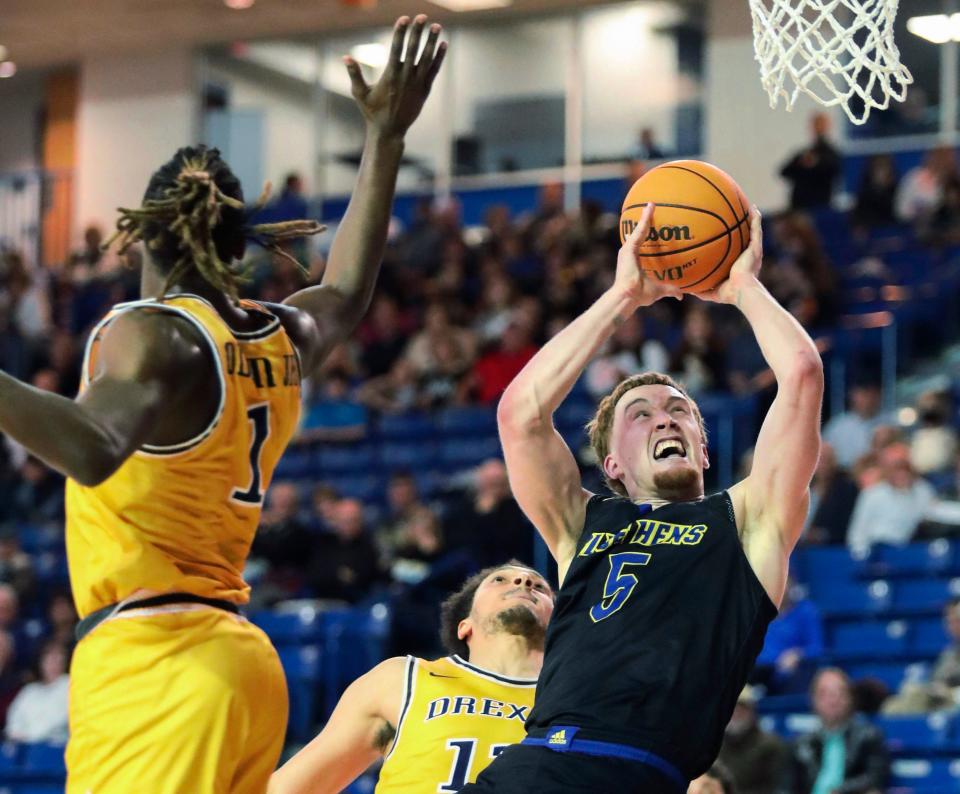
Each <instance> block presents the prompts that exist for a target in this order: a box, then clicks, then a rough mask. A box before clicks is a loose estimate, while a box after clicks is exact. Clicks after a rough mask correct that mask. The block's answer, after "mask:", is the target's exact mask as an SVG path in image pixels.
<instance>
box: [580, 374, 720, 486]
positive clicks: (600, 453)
mask: <svg viewBox="0 0 960 794" xmlns="http://www.w3.org/2000/svg"><path fill="white" fill-rule="evenodd" d="M638 386H670V387H672V388H674V389H676V390H677V391H678V392H680V393H681V394H682V395H683V396H684V397H686V398H687V399H688V400H689V401H690V405H691V406H692V407H693V415H694V416H695V417H696V418H697V424H699V425H700V435H701V436H702V437H703V443H704V444H706V443H707V425H706V423H705V422H704V421H703V414H701V413H700V407H699V406H698V405H697V403H696V402H695V401H694V400H693V398H692V397H691V396H690V395H689V394H688V393H687V390H686V389H685V388H684V386H683V384H681V383H677V381H675V380H674V379H673V378H671V377H670V376H669V375H664V374H663V373H662V372H641V373H640V374H639V375H631V376H630V377H629V378H625V379H624V380H622V381H620V383H618V384H617V385H616V387H615V388H614V390H613V391H612V392H610V394H608V395H607V396H606V397H604V398H603V399H602V400H600V404H599V405H598V406H597V412H596V413H595V414H594V415H593V419H591V420H590V421H589V422H587V426H586V430H587V435H588V436H589V437H590V446H591V447H593V451H594V452H595V453H596V456H597V465H598V466H599V467H600V471H602V472H603V479H604V482H606V484H607V487H608V488H609V489H610V490H611V491H613V492H614V493H616V494H619V495H620V496H626V495H627V489H626V488H624V487H623V483H622V482H620V481H619V480H613V479H611V478H610V477H608V476H607V473H606V472H605V471H604V470H603V461H604V460H605V459H606V457H607V455H609V454H610V431H611V430H612V429H613V418H614V414H615V413H616V407H617V403H618V402H620V398H621V397H623V395H624V394H626V393H627V392H628V391H630V390H631V389H636V388H637V387H638Z"/></svg>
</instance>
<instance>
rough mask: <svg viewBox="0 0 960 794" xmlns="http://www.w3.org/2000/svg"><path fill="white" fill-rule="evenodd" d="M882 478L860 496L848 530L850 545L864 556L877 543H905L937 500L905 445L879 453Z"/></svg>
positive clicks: (893, 446) (852, 549)
mask: <svg viewBox="0 0 960 794" xmlns="http://www.w3.org/2000/svg"><path fill="white" fill-rule="evenodd" d="M880 463H881V467H882V469H883V479H882V480H881V481H880V482H878V483H877V484H876V485H873V486H871V487H869V488H866V489H864V490H863V491H861V492H860V495H859V496H858V497H857V502H856V505H855V506H854V508H853V516H852V518H851V519H850V529H849V530H848V532H847V546H849V547H850V551H851V552H852V553H853V554H854V555H855V556H865V555H866V554H868V553H869V552H870V547H871V546H873V544H875V543H889V544H892V545H895V546H902V545H904V544H906V543H909V542H910V539H911V538H912V537H913V535H914V533H915V532H916V530H917V526H918V525H919V524H920V522H921V521H922V520H923V519H924V518H926V517H927V516H928V514H929V513H930V510H931V508H932V507H933V506H934V504H935V502H936V493H935V491H934V489H933V486H932V485H930V483H928V482H927V481H926V480H924V479H922V478H920V477H918V476H917V475H916V472H914V470H913V467H912V466H911V465H910V452H909V450H908V449H907V447H905V446H904V445H903V444H891V445H890V446H889V447H887V448H886V449H884V450H883V452H881V453H880Z"/></svg>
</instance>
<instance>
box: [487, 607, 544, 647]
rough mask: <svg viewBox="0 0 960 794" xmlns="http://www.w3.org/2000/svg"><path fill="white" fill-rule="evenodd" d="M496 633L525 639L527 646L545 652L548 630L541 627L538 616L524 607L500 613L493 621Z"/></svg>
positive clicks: (511, 608) (512, 608)
mask: <svg viewBox="0 0 960 794" xmlns="http://www.w3.org/2000/svg"><path fill="white" fill-rule="evenodd" d="M493 623H494V626H495V629H494V630H495V631H502V632H504V633H506V634H513V635H514V636H516V637H523V638H524V639H525V640H526V641H527V644H528V645H529V646H530V647H531V648H533V649H535V650H538V651H542V650H543V643H544V640H545V639H546V635H547V630H546V629H545V628H544V627H543V626H541V625H540V622H539V621H538V620H537V616H536V615H534V614H533V612H531V611H530V610H529V609H527V608H526V607H524V606H515V607H510V608H509V609H505V610H503V612H499V613H498V614H497V616H496V617H495V618H494V619H493Z"/></svg>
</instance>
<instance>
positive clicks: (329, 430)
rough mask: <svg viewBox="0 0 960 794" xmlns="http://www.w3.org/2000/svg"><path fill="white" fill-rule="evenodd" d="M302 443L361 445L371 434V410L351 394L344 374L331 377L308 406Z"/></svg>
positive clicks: (336, 373) (300, 438)
mask: <svg viewBox="0 0 960 794" xmlns="http://www.w3.org/2000/svg"><path fill="white" fill-rule="evenodd" d="M305 413H306V415H305V416H304V418H303V423H302V424H301V426H300V432H299V434H298V435H297V441H298V442H299V443H312V442H315V441H339V442H345V441H357V440H359V439H361V438H363V437H364V436H365V435H366V434H367V409H366V407H365V406H364V405H363V404H362V403H360V402H359V400H358V399H356V398H354V396H353V395H352V394H351V389H350V380H349V379H348V377H347V374H346V373H345V372H344V371H342V370H334V371H332V372H330V373H328V374H327V377H326V378H324V380H323V382H322V383H321V384H320V385H319V388H318V389H317V391H316V392H315V393H314V394H313V395H311V397H310V399H309V401H308V402H307V405H306V411H305Z"/></svg>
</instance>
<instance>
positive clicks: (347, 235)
mask: <svg viewBox="0 0 960 794" xmlns="http://www.w3.org/2000/svg"><path fill="white" fill-rule="evenodd" d="M426 24H427V18H426V17H425V16H424V15H422V14H421V15H419V16H417V17H416V18H415V19H414V20H413V22H412V23H411V21H410V18H409V17H401V18H400V19H399V20H397V24H396V26H395V28H394V32H393V44H392V47H391V50H390V57H389V60H388V62H387V66H386V68H385V70H384V72H383V75H382V76H381V78H380V79H379V80H378V81H377V82H376V83H375V84H374V85H372V86H369V85H367V83H366V82H365V81H364V79H363V75H362V74H361V72H360V66H359V64H358V63H357V62H356V61H355V60H354V59H353V58H351V57H349V56H346V57H345V58H344V62H345V63H346V66H347V71H348V72H349V74H350V81H351V83H352V90H353V97H354V99H355V100H356V102H357V104H358V105H359V106H360V110H361V111H362V112H363V116H364V119H365V120H366V138H365V140H364V145H363V155H362V157H361V160H360V171H359V173H358V175H357V184H356V187H355V188H354V191H353V195H352V197H351V199H350V204H349V206H348V207H347V211H346V214H345V215H344V216H343V220H342V221H341V223H340V227H339V228H338V230H337V235H336V237H335V238H334V241H333V247H332V249H331V251H330V257H329V260H328V262H327V267H326V270H325V271H324V274H323V280H322V281H321V283H320V285H319V286H317V287H310V288H308V289H304V290H301V291H299V292H297V293H295V294H293V295H291V296H290V297H289V298H287V299H286V301H284V303H286V304H287V305H290V306H294V307H296V308H297V309H300V310H301V312H302V313H303V314H304V317H303V322H302V323H301V324H302V325H303V326H304V327H303V328H301V329H299V330H300V331H301V333H297V334H295V336H296V337H297V346H298V348H299V349H300V353H301V357H302V359H303V364H304V369H305V371H306V372H307V373H309V372H310V371H311V370H313V369H314V368H315V367H316V366H317V365H318V364H319V363H320V362H321V361H323V359H324V358H325V357H326V355H327V353H328V352H329V351H330V349H331V348H332V347H333V346H334V345H336V344H337V343H338V342H340V341H341V340H343V339H344V338H345V337H346V336H348V335H349V334H350V332H351V331H352V330H353V329H354V328H355V327H356V326H357V324H358V323H359V322H360V320H361V319H362V318H363V315H364V313H365V312H366V310H367V306H368V305H369V303H370V298H371V296H372V294H373V287H374V284H375V283H376V280H377V274H378V273H379V271H380V262H381V260H382V259H383V250H384V246H385V245H386V241H387V226H388V224H389V221H390V208H391V205H392V204H393V194H394V190H395V188H396V182H397V171H398V170H399V168H400V158H401V157H402V155H403V146H404V143H403V139H404V135H405V134H406V132H407V130H408V129H409V127H410V125H411V124H413V122H414V121H415V120H416V118H417V116H419V115H420V111H421V109H422V108H423V103H424V102H425V101H426V99H427V96H428V95H429V93H430V87H431V86H432V85H433V81H434V79H435V78H436V76H437V73H438V72H439V71H440V65H441V64H442V63H443V58H444V54H445V53H446V46H447V45H446V43H445V42H441V43H439V44H438V43H437V42H438V39H439V36H440V30H441V28H440V25H437V24H433V25H431V26H430V29H429V33H428V35H427V40H426V44H425V46H424V48H423V53H422V54H421V55H420V58H419V60H418V59H417V52H418V50H419V49H420V42H421V38H422V35H423V29H424V27H425V26H426ZM408 29H409V35H407V31H408ZM405 41H406V46H405V47H404V42H405Z"/></svg>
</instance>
